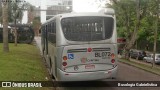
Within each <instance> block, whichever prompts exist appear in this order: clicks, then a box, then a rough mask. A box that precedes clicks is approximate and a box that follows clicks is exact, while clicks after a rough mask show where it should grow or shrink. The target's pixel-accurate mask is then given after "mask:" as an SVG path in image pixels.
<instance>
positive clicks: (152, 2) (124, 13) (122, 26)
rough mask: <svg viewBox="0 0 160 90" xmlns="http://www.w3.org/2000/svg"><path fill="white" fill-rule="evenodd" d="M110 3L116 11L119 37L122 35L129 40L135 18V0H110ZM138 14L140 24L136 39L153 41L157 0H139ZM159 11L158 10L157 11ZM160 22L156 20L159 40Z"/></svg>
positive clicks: (159, 38)
mask: <svg viewBox="0 0 160 90" xmlns="http://www.w3.org/2000/svg"><path fill="white" fill-rule="evenodd" d="M111 1H112V3H113V4H112V5H111V6H110V7H112V8H114V9H115V11H116V18H117V31H118V36H119V37H124V38H126V39H127V41H130V40H131V36H132V35H133V31H134V28H135V24H136V22H137V19H136V1H137V0H111ZM139 1H140V2H139V4H140V7H139V9H140V10H139V14H140V25H139V29H138V31H137V38H136V41H141V40H145V41H146V42H149V43H153V42H154V35H155V33H154V30H155V27H156V26H155V25H156V24H155V21H156V17H155V15H156V14H157V11H158V10H157V8H160V7H159V4H158V0H139ZM158 13H160V11H159V12H158ZM159 28H160V23H159V22H158V38H157V40H158V41H159V42H160V29H159Z"/></svg>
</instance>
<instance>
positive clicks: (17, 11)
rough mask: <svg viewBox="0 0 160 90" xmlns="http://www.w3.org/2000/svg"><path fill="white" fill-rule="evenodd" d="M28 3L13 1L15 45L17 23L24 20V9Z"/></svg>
mask: <svg viewBox="0 0 160 90" xmlns="http://www.w3.org/2000/svg"><path fill="white" fill-rule="evenodd" d="M25 6H26V4H24V3H22V2H12V5H11V7H12V17H13V21H14V36H15V46H17V35H18V34H17V27H16V25H17V23H18V22H21V21H22V17H23V10H24V9H25Z"/></svg>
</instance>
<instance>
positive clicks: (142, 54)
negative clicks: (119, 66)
mask: <svg viewBox="0 0 160 90" xmlns="http://www.w3.org/2000/svg"><path fill="white" fill-rule="evenodd" d="M145 56H146V53H145V51H138V50H130V52H129V57H131V58H134V59H138V60H143V58H144V57H145Z"/></svg>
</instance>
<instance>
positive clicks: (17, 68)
mask: <svg viewBox="0 0 160 90" xmlns="http://www.w3.org/2000/svg"><path fill="white" fill-rule="evenodd" d="M9 48H10V52H9V53H3V52H2V51H3V50H2V44H0V81H47V79H46V78H49V75H48V73H47V69H46V68H45V66H44V64H43V61H42V57H41V56H40V53H39V50H38V48H37V47H36V46H35V45H29V44H18V46H17V47H16V46H14V44H9ZM31 89H33V90H50V89H49V88H41V89H38V88H7V89H6V88H3V90H31ZM0 90H2V88H0Z"/></svg>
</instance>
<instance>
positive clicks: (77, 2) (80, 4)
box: [26, 0, 109, 12]
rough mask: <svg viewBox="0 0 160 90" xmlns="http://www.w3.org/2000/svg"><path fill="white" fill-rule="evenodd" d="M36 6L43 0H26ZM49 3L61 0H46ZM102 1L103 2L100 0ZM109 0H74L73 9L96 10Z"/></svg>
mask: <svg viewBox="0 0 160 90" xmlns="http://www.w3.org/2000/svg"><path fill="white" fill-rule="evenodd" d="M26 1H28V2H30V3H31V4H32V5H34V6H41V0H26ZM45 1H47V2H46V3H47V4H48V5H54V4H56V3H57V2H58V1H60V0H45ZM99 1H101V3H100V2H99ZM106 1H109V0H73V11H75V12H88V11H90V12H94V11H97V10H98V7H99V5H101V6H104V2H106Z"/></svg>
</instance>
